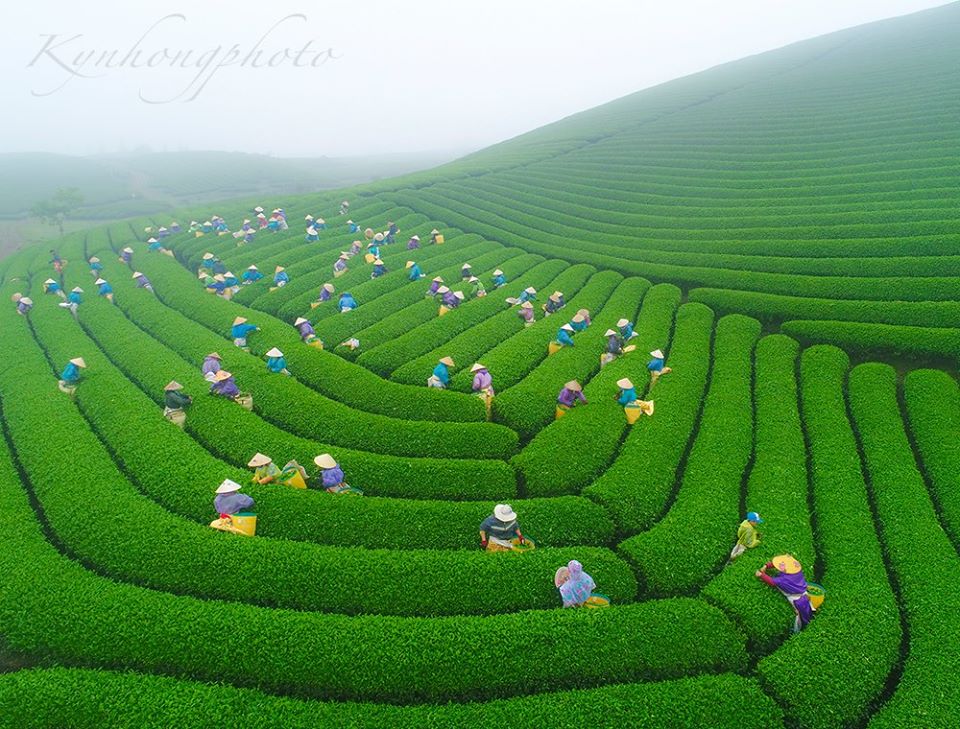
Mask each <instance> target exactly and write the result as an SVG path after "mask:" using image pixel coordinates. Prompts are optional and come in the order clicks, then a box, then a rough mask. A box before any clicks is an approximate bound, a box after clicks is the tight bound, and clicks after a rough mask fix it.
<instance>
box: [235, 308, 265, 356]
mask: <svg viewBox="0 0 960 729" xmlns="http://www.w3.org/2000/svg"><path fill="white" fill-rule="evenodd" d="M258 331H260V328H259V327H258V326H256V325H255V324H249V323H248V322H247V320H246V318H245V317H242V316H238V317H237V318H236V319H234V320H233V326H232V327H231V329H230V335H231V336H232V337H233V343H234V345H235V346H237V347H240V349H243V350H246V351H248V352H249V351H250V349H249V348H248V347H247V336H248V335H249V334H250V333H251V332H258Z"/></svg>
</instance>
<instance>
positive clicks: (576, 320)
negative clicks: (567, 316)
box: [573, 314, 584, 324]
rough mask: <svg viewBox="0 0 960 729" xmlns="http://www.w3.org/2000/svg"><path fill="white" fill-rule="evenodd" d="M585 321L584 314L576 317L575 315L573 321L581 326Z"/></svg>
mask: <svg viewBox="0 0 960 729" xmlns="http://www.w3.org/2000/svg"><path fill="white" fill-rule="evenodd" d="M583 320H584V319H583V314H574V315H573V321H575V322H576V323H577V324H580V323H581V322H583Z"/></svg>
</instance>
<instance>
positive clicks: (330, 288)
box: [323, 283, 334, 294]
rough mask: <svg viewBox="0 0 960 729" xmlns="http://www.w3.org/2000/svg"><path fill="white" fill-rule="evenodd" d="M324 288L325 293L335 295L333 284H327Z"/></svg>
mask: <svg viewBox="0 0 960 729" xmlns="http://www.w3.org/2000/svg"><path fill="white" fill-rule="evenodd" d="M323 288H324V290H325V291H329V292H330V293H331V294H332V293H333V290H334V289H333V284H331V283H325V284H324V285H323Z"/></svg>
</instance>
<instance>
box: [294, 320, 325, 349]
mask: <svg viewBox="0 0 960 729" xmlns="http://www.w3.org/2000/svg"><path fill="white" fill-rule="evenodd" d="M293 326H294V328H296V330H297V332H298V333H299V334H300V341H301V342H303V343H304V344H308V345H310V346H311V347H316V348H317V349H323V342H321V341H320V340H319V339H317V333H316V331H314V329H313V325H312V324H311V323H310V322H309V321H308V320H307V319H304V318H303V317H302V316H301V317H297V320H296V321H295V322H293Z"/></svg>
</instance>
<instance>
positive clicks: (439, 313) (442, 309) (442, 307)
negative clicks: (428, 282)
mask: <svg viewBox="0 0 960 729" xmlns="http://www.w3.org/2000/svg"><path fill="white" fill-rule="evenodd" d="M448 311H450V309H449V308H448V307H446V306H444V305H443V304H440V310H439V311H438V312H437V316H443V315H444V314H446V313H447V312H448Z"/></svg>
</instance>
